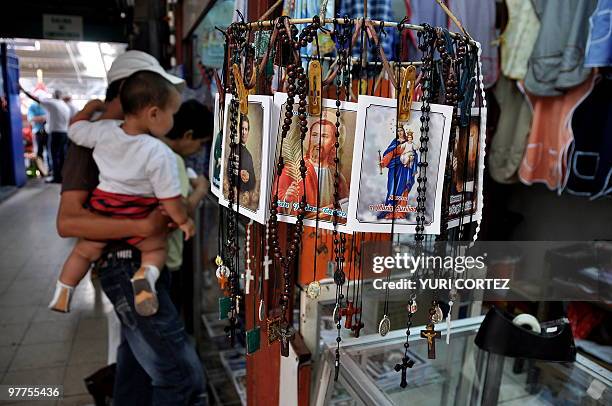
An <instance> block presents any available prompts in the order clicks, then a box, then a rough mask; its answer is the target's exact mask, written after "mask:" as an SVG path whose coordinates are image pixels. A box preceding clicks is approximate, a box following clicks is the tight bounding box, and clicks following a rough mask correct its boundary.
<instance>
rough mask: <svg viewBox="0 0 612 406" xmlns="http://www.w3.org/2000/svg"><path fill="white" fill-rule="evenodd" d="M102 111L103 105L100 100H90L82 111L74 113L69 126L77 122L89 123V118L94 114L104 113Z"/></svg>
mask: <svg viewBox="0 0 612 406" xmlns="http://www.w3.org/2000/svg"><path fill="white" fill-rule="evenodd" d="M104 110H105V105H104V102H103V101H102V100H90V101H89V102H87V104H86V105H85V106H84V107H83V110H81V111H79V112H78V113H76V114H75V115H74V116H73V117H72V118H71V119H70V125H72V124H74V123H76V122H77V121H89V120H91V118H92V117H93V115H94V114H95V113H96V112H98V111H100V112H104Z"/></svg>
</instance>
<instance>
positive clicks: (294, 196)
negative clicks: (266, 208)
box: [283, 181, 300, 202]
mask: <svg viewBox="0 0 612 406" xmlns="http://www.w3.org/2000/svg"><path fill="white" fill-rule="evenodd" d="M299 190H300V186H299V185H298V183H297V182H296V181H293V182H292V183H291V185H290V186H289V187H288V188H287V191H286V192H285V196H283V200H284V201H286V202H297V201H298V200H299V198H300V194H299Z"/></svg>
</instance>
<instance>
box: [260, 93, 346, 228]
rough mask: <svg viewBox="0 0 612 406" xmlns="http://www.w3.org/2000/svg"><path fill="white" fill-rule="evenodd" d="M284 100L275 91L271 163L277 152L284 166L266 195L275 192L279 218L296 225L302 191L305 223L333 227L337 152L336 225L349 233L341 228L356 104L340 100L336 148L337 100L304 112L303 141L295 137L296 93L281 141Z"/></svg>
mask: <svg viewBox="0 0 612 406" xmlns="http://www.w3.org/2000/svg"><path fill="white" fill-rule="evenodd" d="M286 103H287V94H286V93H275V95H274V106H275V119H274V121H275V122H274V124H273V131H274V134H275V137H276V144H275V148H274V149H275V154H274V157H275V159H274V164H273V168H276V162H278V159H279V156H280V155H281V154H282V156H283V161H284V162H285V168H284V169H283V172H282V174H281V175H280V177H278V174H277V173H274V181H273V182H272V188H271V191H270V196H271V199H272V198H273V196H275V195H278V213H279V214H278V219H279V220H280V221H284V222H288V223H293V224H295V222H296V220H297V212H298V209H299V203H300V201H301V199H302V196H303V195H304V192H305V194H306V216H305V218H304V225H306V226H311V227H316V225H317V216H318V226H319V227H320V228H322V229H327V230H333V229H334V225H333V220H334V202H335V198H334V191H335V186H334V182H335V179H336V162H335V159H336V156H337V157H338V159H339V161H338V166H337V169H338V203H339V204H340V210H339V211H338V213H337V215H338V230H339V231H341V232H348V229H347V228H346V219H347V211H348V206H349V202H348V200H349V186H350V184H351V167H352V159H353V147H354V145H353V141H354V134H355V123H356V119H357V104H356V103H349V102H341V103H340V117H339V120H338V122H339V124H340V126H339V127H338V128H339V130H340V137H339V140H338V144H339V146H338V148H337V151H336V146H335V144H336V101H335V100H329V99H323V101H322V106H323V108H322V109H321V114H320V115H316V116H310V115H309V116H308V119H307V120H308V132H307V134H306V138H305V139H304V143H303V145H302V142H301V140H300V126H299V122H298V121H299V120H298V117H297V107H298V104H297V98H296V103H295V104H294V108H293V112H294V113H293V123H292V125H291V129H290V130H289V132H288V133H287V137H286V138H285V140H284V141H283V142H282V151H281V138H282V137H281V133H282V125H283V121H284V119H285V110H286ZM302 154H303V156H304V161H305V162H306V178H305V179H304V180H302V177H301V174H300V160H301V158H302Z"/></svg>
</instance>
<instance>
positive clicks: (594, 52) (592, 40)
mask: <svg viewBox="0 0 612 406" xmlns="http://www.w3.org/2000/svg"><path fill="white" fill-rule="evenodd" d="M589 25H590V27H591V30H590V33H589V39H588V41H587V46H586V56H585V60H584V66H586V67H588V68H595V67H601V66H612V0H599V1H598V3H597V9H596V10H595V12H594V13H593V15H592V16H591V17H590V18H589Z"/></svg>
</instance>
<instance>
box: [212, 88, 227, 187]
mask: <svg viewBox="0 0 612 406" xmlns="http://www.w3.org/2000/svg"><path fill="white" fill-rule="evenodd" d="M219 103H220V101H219V93H215V110H214V118H213V120H214V121H213V140H212V145H211V148H210V161H209V167H208V173H209V174H210V175H209V176H210V191H211V192H212V194H213V195H215V196H217V197H219V196H220V195H221V153H222V143H223V126H222V125H221V123H222V122H223V113H225V110H224V109H222V108H220V106H219Z"/></svg>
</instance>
